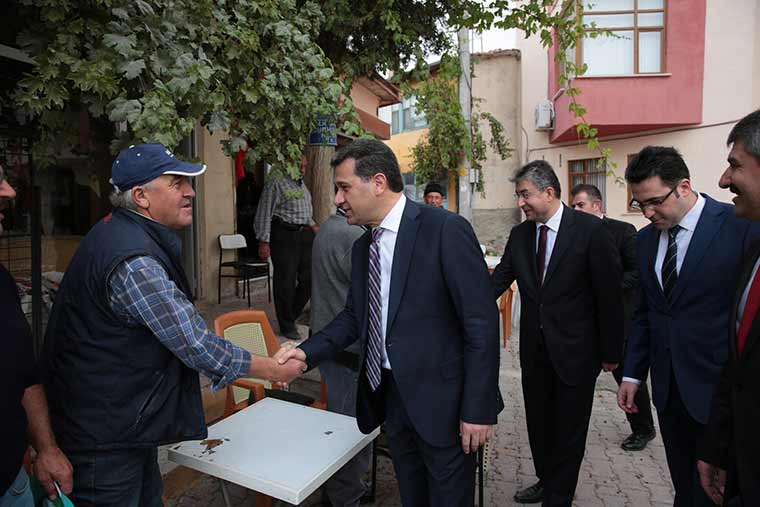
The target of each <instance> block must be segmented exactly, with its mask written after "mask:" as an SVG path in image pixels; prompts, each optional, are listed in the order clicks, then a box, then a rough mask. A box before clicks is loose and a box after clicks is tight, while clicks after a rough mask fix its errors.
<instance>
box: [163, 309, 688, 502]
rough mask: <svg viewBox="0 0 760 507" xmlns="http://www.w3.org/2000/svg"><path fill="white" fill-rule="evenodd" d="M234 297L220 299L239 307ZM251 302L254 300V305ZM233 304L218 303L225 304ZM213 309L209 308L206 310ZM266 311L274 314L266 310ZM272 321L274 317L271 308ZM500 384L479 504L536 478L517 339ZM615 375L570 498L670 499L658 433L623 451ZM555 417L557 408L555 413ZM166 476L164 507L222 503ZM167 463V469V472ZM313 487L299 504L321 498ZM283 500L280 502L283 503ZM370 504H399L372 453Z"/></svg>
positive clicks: (605, 380) (239, 493)
mask: <svg viewBox="0 0 760 507" xmlns="http://www.w3.org/2000/svg"><path fill="white" fill-rule="evenodd" d="M256 299H257V303H260V305H261V306H258V308H262V307H268V306H269V305H267V303H266V296H264V298H263V300H262V298H261V297H257V298H256ZM239 305H240V303H239V300H238V301H235V300H232V302H231V303H227V305H225V303H223V305H222V306H223V307H225V306H233V307H235V306H237V307H239ZM254 306H256V305H254ZM229 309H232V308H224V309H223V310H221V311H227V310H229ZM208 312H211V313H213V314H218V313H220V311H219V309H217V308H209V309H208V310H207V312H206V313H204V314H205V315H207V317H208V318H209V319H210V318H212V317H210V316H209V313H208ZM268 313H273V312H271V311H270V310H269V309H268ZM270 320H272V322H273V324H274V323H275V322H276V321H275V320H274V316H273V315H270ZM501 350H502V354H501V372H500V380H499V382H500V385H501V391H502V394H503V396H504V402H505V405H506V407H505V409H504V411H503V412H502V413H501V415H500V416H499V425H498V429H497V432H496V435H495V438H494V440H493V445H492V446H491V451H490V452H491V460H490V466H489V469H488V471H487V476H486V488H485V505H488V506H498V507H500V506H508V505H520V504H515V503H514V502H513V500H512V495H513V494H514V493H515V491H516V490H517V489H519V488H520V487H523V486H526V485H530V484H532V483H533V482H534V481H535V477H534V475H533V474H534V470H533V462H532V460H531V454H530V447H529V446H528V436H527V430H526V425H525V415H524V409H523V399H522V390H521V387H520V368H519V359H518V354H517V351H518V343H517V340H516V339H513V340H512V341H510V343H509V344H508V346H507V348H505V349H501ZM616 387H617V386H616V385H615V381H614V380H613V378H612V375H610V374H602V375H601V376H600V378H599V382H598V383H597V389H596V398H595V400H594V410H593V414H592V417H591V426H590V429H589V435H588V442H587V447H586V456H585V458H584V461H583V467H582V469H581V473H580V478H579V482H578V489H577V492H576V498H575V502H574V504H575V505H577V506H583V507H586V506H632V507H643V506H650V505H654V506H666V505H672V503H673V489H672V485H671V482H670V478H669V474H668V469H667V464H666V462H665V453H664V448H663V445H662V440H661V439H660V437H659V435H658V437H657V438H656V439H655V440H653V441H652V442H650V444H649V446H648V447H647V449H646V450H644V451H642V452H636V453H632V452H625V451H623V450H622V449H620V446H619V444H620V442H621V441H622V440H623V439H624V438H625V437H626V436H627V435H628V434H629V432H630V430H629V427H628V424H627V421H626V420H625V416H624V414H623V413H622V412H621V411H620V410H619V409H618V408H617V404H616V401H615V392H616ZM293 389H294V390H297V391H301V392H306V393H314V392H318V379H317V378H316V377H312V378H309V379H303V380H299V381H297V382H295V383H294V385H293ZM560 417H561V414H560ZM163 469H164V470H166V471H168V474H167V475H166V476H165V477H166V492H165V496H164V499H165V503H166V505H167V507H196V506H197V507H223V506H224V502H223V499H222V496H221V490H220V487H219V482H218V481H217V480H215V479H211V478H209V477H206V476H203V475H202V474H198V473H195V472H193V471H190V470H187V469H184V468H183V467H172V466H171V465H164V468H163ZM169 470H171V471H169ZM230 492H231V494H232V497H233V504H234V505H236V506H253V505H255V502H254V495H253V494H251V493H250V492H248V491H246V490H244V489H243V488H239V487H237V486H235V485H231V487H230ZM320 498H321V495H320V493H319V492H316V493H315V494H314V495H312V497H310V498H309V499H307V500H306V502H304V503H303V504H302V505H304V506H315V505H319V504H320ZM282 505H284V504H282ZM372 505H375V506H378V507H379V506H382V507H392V506H400V505H401V503H400V500H399V497H398V488H397V486H396V483H395V479H394V475H393V469H392V466H391V463H390V460H389V459H387V458H382V457H381V458H379V460H378V484H377V497H376V501H375V503H374V504H372Z"/></svg>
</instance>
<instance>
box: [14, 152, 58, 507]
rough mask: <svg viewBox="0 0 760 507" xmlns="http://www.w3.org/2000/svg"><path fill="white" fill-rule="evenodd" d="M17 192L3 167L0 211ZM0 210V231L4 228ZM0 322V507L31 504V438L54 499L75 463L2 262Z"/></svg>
mask: <svg viewBox="0 0 760 507" xmlns="http://www.w3.org/2000/svg"><path fill="white" fill-rule="evenodd" d="M14 197H16V191H15V190H14V189H13V187H11V184H10V183H9V182H8V179H7V174H6V172H5V170H4V169H3V166H0V212H1V211H2V210H4V209H5V208H6V207H7V206H8V204H9V203H10V201H11V200H12V199H13V198H14ZM3 218H4V216H3V214H2V213H0V234H2V233H3V227H2V219H3ZM0 323H2V329H3V331H2V338H0V345H1V346H2V350H3V354H4V355H5V361H4V363H3V367H2V368H0V385H2V386H3V387H2V390H0V414H2V418H0V442H2V443H3V452H2V453H0V507H31V506H32V505H33V503H34V500H33V498H32V491H31V488H30V487H29V477H28V476H27V474H26V471H25V470H24V468H23V467H22V466H21V465H22V461H23V459H24V453H26V448H27V445H28V444H29V442H30V441H31V444H32V446H33V447H34V450H35V451H36V453H37V455H36V457H35V460H34V475H35V476H36V477H37V479H39V481H40V483H41V484H42V486H43V487H44V488H45V491H46V492H47V494H48V495H49V496H50V498H55V497H56V496H57V493H56V489H55V486H54V485H53V482H54V481H55V482H57V483H58V485H59V486H60V487H61V489H62V490H63V492H64V493H66V494H68V493H70V492H71V464H70V463H69V460H68V459H66V456H64V454H63V453H62V452H61V449H60V448H59V447H58V444H57V443H56V441H55V437H54V436H53V431H52V429H51V428H50V418H49V416H48V406H47V399H46V397H45V391H44V389H43V387H42V384H41V383H40V379H39V374H38V372H37V365H36V364H35V363H36V361H35V358H34V351H33V349H32V332H31V329H29V323H28V322H27V320H26V316H25V315H24V311H23V310H22V309H21V302H20V301H19V297H18V289H17V288H16V282H15V281H14V280H13V277H12V276H11V274H10V273H9V272H8V270H6V269H5V267H4V266H3V265H2V264H0Z"/></svg>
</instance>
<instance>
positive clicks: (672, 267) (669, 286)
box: [660, 225, 681, 302]
mask: <svg viewBox="0 0 760 507" xmlns="http://www.w3.org/2000/svg"><path fill="white" fill-rule="evenodd" d="M680 230H681V226H680V225H676V226H675V227H672V228H670V229H668V250H667V251H666V252H665V260H664V261H662V271H661V272H660V274H661V276H662V292H663V293H664V294H665V299H667V300H668V302H670V296H671V294H672V293H673V289H675V287H676V283H678V269H677V266H678V264H677V259H678V244H677V243H676V236H678V231H680Z"/></svg>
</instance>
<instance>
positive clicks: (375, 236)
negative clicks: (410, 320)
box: [367, 227, 383, 391]
mask: <svg viewBox="0 0 760 507" xmlns="http://www.w3.org/2000/svg"><path fill="white" fill-rule="evenodd" d="M382 235H383V229H382V228H381V227H375V228H374V229H372V243H371V244H370V246H369V284H368V296H369V297H368V301H369V305H368V306H369V308H368V310H369V312H368V314H369V328H368V332H367V380H369V385H370V387H371V388H372V390H373V391H375V390H376V389H377V388H378V386H379V385H380V366H381V362H382V358H383V356H382V347H383V321H382V314H383V300H382V295H381V293H380V236H382Z"/></svg>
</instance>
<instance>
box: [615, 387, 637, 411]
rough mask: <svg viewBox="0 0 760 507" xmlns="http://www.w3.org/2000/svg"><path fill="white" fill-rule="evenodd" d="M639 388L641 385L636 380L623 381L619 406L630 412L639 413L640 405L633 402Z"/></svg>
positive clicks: (619, 391)
mask: <svg viewBox="0 0 760 507" xmlns="http://www.w3.org/2000/svg"><path fill="white" fill-rule="evenodd" d="M638 390H639V386H638V384H636V383H635V382H627V381H623V382H622V383H621V384H620V388H619V389H618V407H620V408H622V409H623V410H624V411H625V412H626V413H628V414H636V413H638V411H639V407H637V406H636V403H634V402H633V398H634V396H636V391H638Z"/></svg>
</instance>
